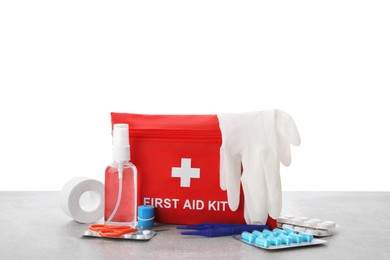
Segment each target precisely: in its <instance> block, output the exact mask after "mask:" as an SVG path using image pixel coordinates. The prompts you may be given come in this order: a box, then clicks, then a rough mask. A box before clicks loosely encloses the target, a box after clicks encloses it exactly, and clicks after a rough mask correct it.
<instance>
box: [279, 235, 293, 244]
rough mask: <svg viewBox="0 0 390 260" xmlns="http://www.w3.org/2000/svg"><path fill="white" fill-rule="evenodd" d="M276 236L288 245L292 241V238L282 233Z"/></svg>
mask: <svg viewBox="0 0 390 260" xmlns="http://www.w3.org/2000/svg"><path fill="white" fill-rule="evenodd" d="M278 238H280V240H281V241H282V244H285V245H290V244H291V243H292V238H291V237H289V236H286V235H284V234H280V235H279V236H278Z"/></svg>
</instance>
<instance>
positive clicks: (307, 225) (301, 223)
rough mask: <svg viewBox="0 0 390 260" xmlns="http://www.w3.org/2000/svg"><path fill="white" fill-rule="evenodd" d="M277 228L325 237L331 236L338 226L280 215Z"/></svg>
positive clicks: (333, 223)
mask: <svg viewBox="0 0 390 260" xmlns="http://www.w3.org/2000/svg"><path fill="white" fill-rule="evenodd" d="M278 227H279V228H290V229H293V230H295V231H297V232H305V233H309V234H313V235H314V236H315V237H326V236H331V235H333V234H334V233H335V232H336V231H337V229H338V228H339V227H340V225H338V224H336V223H335V222H334V221H330V220H326V221H323V220H321V219H318V218H312V219H309V218H307V217H295V216H294V215H282V216H280V217H279V218H278Z"/></svg>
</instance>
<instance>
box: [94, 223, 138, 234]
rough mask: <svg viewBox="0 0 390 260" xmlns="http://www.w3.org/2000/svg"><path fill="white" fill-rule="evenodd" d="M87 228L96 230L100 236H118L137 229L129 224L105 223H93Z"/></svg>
mask: <svg viewBox="0 0 390 260" xmlns="http://www.w3.org/2000/svg"><path fill="white" fill-rule="evenodd" d="M88 229H89V230H91V231H95V232H97V233H98V234H99V235H101V236H102V237H120V236H122V235H124V234H127V233H132V232H136V231H137V229H135V228H132V227H129V226H115V225H105V224H93V225H90V226H89V228H88Z"/></svg>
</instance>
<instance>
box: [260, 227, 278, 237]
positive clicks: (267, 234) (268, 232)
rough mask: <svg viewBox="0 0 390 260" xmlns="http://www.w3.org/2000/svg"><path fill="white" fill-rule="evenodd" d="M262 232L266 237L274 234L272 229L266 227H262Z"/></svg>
mask: <svg viewBox="0 0 390 260" xmlns="http://www.w3.org/2000/svg"><path fill="white" fill-rule="evenodd" d="M263 234H265V235H266V236H267V237H273V236H275V234H274V233H273V232H272V231H270V230H268V229H264V230H263Z"/></svg>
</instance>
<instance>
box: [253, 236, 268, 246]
mask: <svg viewBox="0 0 390 260" xmlns="http://www.w3.org/2000/svg"><path fill="white" fill-rule="evenodd" d="M255 244H256V245H258V246H260V247H264V248H268V247H269V245H270V241H269V240H268V239H265V238H264V237H261V236H259V237H257V238H256V240H255Z"/></svg>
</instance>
